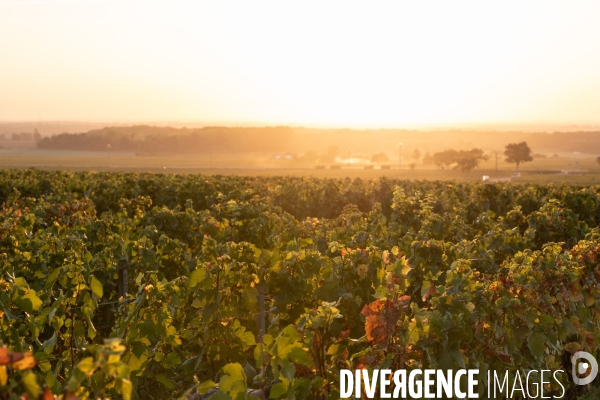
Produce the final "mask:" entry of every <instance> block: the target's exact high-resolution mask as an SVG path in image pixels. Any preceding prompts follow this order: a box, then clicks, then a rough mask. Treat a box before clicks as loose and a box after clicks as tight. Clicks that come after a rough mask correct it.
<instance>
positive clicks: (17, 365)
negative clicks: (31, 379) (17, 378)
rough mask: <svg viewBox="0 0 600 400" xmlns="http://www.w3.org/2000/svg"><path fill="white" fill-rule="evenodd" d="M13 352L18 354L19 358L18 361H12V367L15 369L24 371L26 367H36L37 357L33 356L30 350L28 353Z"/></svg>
mask: <svg viewBox="0 0 600 400" xmlns="http://www.w3.org/2000/svg"><path fill="white" fill-rule="evenodd" d="M13 354H18V355H19V356H20V357H19V360H18V361H13V363H12V367H13V368H14V369H18V370H19V371H22V370H24V369H31V368H33V367H35V364H36V362H35V358H34V357H33V354H31V353H30V352H27V353H13Z"/></svg>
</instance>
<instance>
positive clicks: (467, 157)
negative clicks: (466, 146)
mask: <svg viewBox="0 0 600 400" xmlns="http://www.w3.org/2000/svg"><path fill="white" fill-rule="evenodd" d="M487 159H488V156H487V155H485V154H483V150H481V149H471V150H460V151H459V152H458V154H457V155H456V166H455V167H454V169H460V170H461V171H463V172H467V171H471V170H472V169H475V168H477V167H479V163H480V162H481V161H485V160H487Z"/></svg>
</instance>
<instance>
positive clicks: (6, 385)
mask: <svg viewBox="0 0 600 400" xmlns="http://www.w3.org/2000/svg"><path fill="white" fill-rule="evenodd" d="M0 204H2V208H1V210H0V340H1V342H2V343H1V346H0V398H2V399H19V398H28V399H38V398H39V399H44V400H46V399H54V398H58V399H63V400H67V399H71V400H72V399H77V398H78V399H96V398H115V399H118V398H123V399H194V400H199V399H207V398H212V399H219V400H220V399H234V400H238V399H249V398H259V399H260V398H280V399H338V398H339V396H340V393H339V389H340V388H339V382H340V369H351V370H354V369H359V368H365V369H371V370H372V369H375V368H387V369H391V370H395V369H408V370H411V369H415V368H421V369H425V368H433V369H443V370H447V369H459V368H468V369H479V370H480V371H482V372H481V375H480V378H482V379H483V378H484V377H485V375H486V371H488V370H495V371H505V370H509V371H511V373H516V372H517V371H527V370H531V369H536V370H552V371H556V370H564V371H567V372H570V371H571V365H570V357H569V356H570V355H571V354H573V353H575V352H577V351H580V350H582V351H587V352H589V353H591V354H593V355H598V354H599V352H598V349H599V346H600V329H599V323H600V285H599V283H600V260H599V259H598V256H599V255H600V247H599V245H600V243H599V241H600V230H599V229H598V224H599V223H600V188H596V187H573V186H552V185H514V184H487V185H486V184H480V183H456V182H441V181H436V182H425V181H422V182H410V181H394V180H391V179H385V178H381V179H375V180H360V179H354V180H351V179H335V180H334V179H316V178H292V177H268V178H267V177H233V176H211V177H208V176H200V175H160V174H125V173H91V172H87V173H66V172H45V171H34V170H26V171H2V172H0ZM597 358H598V357H597ZM558 376H560V377H561V379H562V385H563V386H564V387H565V388H566V391H567V393H566V396H565V398H570V399H576V398H577V397H578V396H581V395H584V392H585V391H586V390H587V389H588V388H586V387H577V386H575V385H573V383H572V381H571V379H572V378H571V375H570V373H565V374H561V375H558ZM531 382H532V381H531V380H530V383H531ZM546 385H551V386H549V387H547V388H546V389H545V394H546V396H547V395H548V393H552V394H554V395H555V396H559V395H560V393H561V387H560V385H558V383H557V382H553V383H552V384H549V383H547V384H546ZM478 389H479V393H480V397H481V398H486V395H485V393H486V387H485V383H484V382H483V381H482V384H481V385H479V386H478ZM21 396H23V397H21ZM519 396H522V393H521V392H517V393H516V394H515V398H519ZM522 397H523V396H522Z"/></svg>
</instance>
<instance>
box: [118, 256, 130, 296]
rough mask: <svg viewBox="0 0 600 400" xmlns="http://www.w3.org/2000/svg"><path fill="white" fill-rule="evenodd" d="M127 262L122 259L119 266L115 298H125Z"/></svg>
mask: <svg viewBox="0 0 600 400" xmlns="http://www.w3.org/2000/svg"><path fill="white" fill-rule="evenodd" d="M128 289H129V288H128V285H127V260H126V259H124V258H122V259H121V261H120V265H119V280H118V282H117V296H118V297H123V298H125V296H127V290H128Z"/></svg>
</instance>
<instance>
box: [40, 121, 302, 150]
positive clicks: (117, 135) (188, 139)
mask: <svg viewBox="0 0 600 400" xmlns="http://www.w3.org/2000/svg"><path fill="white" fill-rule="evenodd" d="M293 134H294V131H293V130H292V129H291V128H289V127H264V128H227V127H205V128H198V129H187V128H181V129H176V128H171V127H154V126H146V125H141V126H132V127H118V128H116V127H113V128H104V129H98V130H92V131H89V132H86V133H77V134H71V133H63V134H60V135H55V136H52V137H46V138H43V139H42V140H40V141H39V142H38V147H39V148H41V149H60V150H89V151H105V150H106V149H107V148H109V147H110V149H111V151H135V152H149V153H175V152H177V153H202V152H211V151H218V152H241V151H244V152H261V151H281V150H282V149H283V148H286V147H287V145H288V143H289V141H290V139H291V138H292V136H293Z"/></svg>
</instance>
